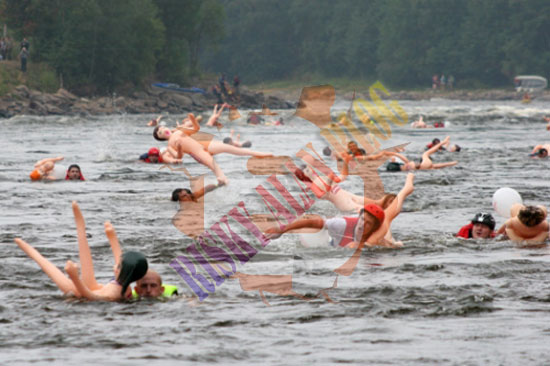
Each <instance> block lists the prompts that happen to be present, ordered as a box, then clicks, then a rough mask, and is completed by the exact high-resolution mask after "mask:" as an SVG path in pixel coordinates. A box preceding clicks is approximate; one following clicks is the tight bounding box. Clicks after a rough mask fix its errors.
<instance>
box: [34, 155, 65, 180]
mask: <svg viewBox="0 0 550 366" xmlns="http://www.w3.org/2000/svg"><path fill="white" fill-rule="evenodd" d="M61 160H63V156H58V157H56V158H46V159H42V160H39V161H37V162H36V164H34V170H33V171H32V172H31V174H30V177H31V180H33V181H37V180H56V179H57V178H56V177H55V176H54V175H53V169H54V167H55V163H57V162H58V161H61Z"/></svg>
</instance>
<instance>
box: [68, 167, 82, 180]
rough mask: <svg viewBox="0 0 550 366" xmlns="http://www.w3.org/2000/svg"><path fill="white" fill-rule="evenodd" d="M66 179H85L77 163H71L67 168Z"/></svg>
mask: <svg viewBox="0 0 550 366" xmlns="http://www.w3.org/2000/svg"><path fill="white" fill-rule="evenodd" d="M65 180H85V179H84V176H83V175H82V171H81V170H80V167H79V166H78V165H77V164H71V165H69V167H68V168H67V174H66V175H65Z"/></svg>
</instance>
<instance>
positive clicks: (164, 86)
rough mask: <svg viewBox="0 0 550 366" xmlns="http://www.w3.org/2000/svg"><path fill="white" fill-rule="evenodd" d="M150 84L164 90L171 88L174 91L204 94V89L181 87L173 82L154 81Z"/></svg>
mask: <svg viewBox="0 0 550 366" xmlns="http://www.w3.org/2000/svg"><path fill="white" fill-rule="evenodd" d="M151 86H153V87H155V88H159V89H165V90H171V91H175V92H180V93H200V94H206V90H204V89H201V88H197V87H194V86H193V87H191V88H182V87H181V86H179V85H178V84H174V83H154V84H151Z"/></svg>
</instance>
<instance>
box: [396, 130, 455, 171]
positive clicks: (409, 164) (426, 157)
mask: <svg viewBox="0 0 550 366" xmlns="http://www.w3.org/2000/svg"><path fill="white" fill-rule="evenodd" d="M449 141H450V137H449V136H447V137H446V138H445V139H444V140H443V141H441V142H439V143H438V144H435V145H433V146H432V147H431V148H430V149H428V150H427V151H426V152H424V154H422V160H421V162H420V163H415V162H414V161H409V160H408V159H407V158H406V157H404V156H403V155H401V154H399V153H396V152H387V153H388V154H389V155H393V156H395V157H398V158H399V159H401V160H402V161H403V162H404V164H402V163H398V162H395V161H392V162H389V163H388V165H387V166H386V170H387V171H389V172H396V171H397V172H399V171H404V170H405V171H407V170H431V169H442V168H446V167H450V166H454V165H456V164H458V161H450V162H447V163H433V162H432V160H431V159H430V155H432V154H434V153H435V152H436V151H438V150H439V148H440V147H441V146H442V145H443V144H445V143H447V142H449Z"/></svg>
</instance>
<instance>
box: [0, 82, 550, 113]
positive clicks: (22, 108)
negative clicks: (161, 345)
mask: <svg viewBox="0 0 550 366" xmlns="http://www.w3.org/2000/svg"><path fill="white" fill-rule="evenodd" d="M300 91H301V89H266V90H263V91H254V90H250V89H248V88H246V87H245V88H242V89H241V93H240V94H241V97H240V101H239V103H232V104H234V105H235V106H236V107H238V108H242V109H261V108H262V105H264V104H265V105H266V106H268V107H269V108H271V109H294V108H295V107H296V102H297V101H298V99H299V96H300ZM336 95H337V98H345V99H351V98H352V95H353V93H352V92H349V91H346V92H344V91H338V90H337V91H336ZM380 96H381V97H382V99H393V100H413V101H415V100H430V99H436V98H441V99H452V100H497V101H498V100H518V101H519V100H521V99H522V94H521V93H517V92H516V91H514V90H509V89H506V90H500V89H493V90H452V91H437V90H436V91H433V90H429V89H428V90H424V91H395V92H394V91H391V90H390V95H389V96H384V95H380ZM356 97H357V98H363V99H370V97H369V96H368V93H366V92H365V93H360V92H359V93H357V95H356ZM534 100H545V101H550V91H544V92H542V93H539V94H538V95H536V96H535V97H534ZM216 101H217V98H216V97H215V96H214V95H212V94H206V95H202V94H197V93H179V92H173V91H166V90H162V89H156V88H152V87H151V88H149V89H147V90H145V91H136V92H134V93H132V94H131V95H129V96H117V95H116V94H115V95H113V96H111V97H96V98H82V97H78V96H76V95H74V94H72V93H70V92H68V91H67V90H65V89H59V90H58V91H57V92H56V93H54V94H48V93H41V92H39V91H36V90H30V89H29V88H27V87H26V86H25V85H19V86H17V87H16V88H15V89H14V90H13V91H12V92H11V93H9V94H7V95H6V96H4V97H1V98H0V118H10V117H13V116H16V115H37V116H48V115H69V116H70V115H83V116H87V115H108V114H115V113H130V114H161V113H171V114H181V113H186V112H192V111H193V112H202V111H207V110H210V109H211V108H212V106H213V105H214V104H215V103H216ZM229 103H231V102H229Z"/></svg>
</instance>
